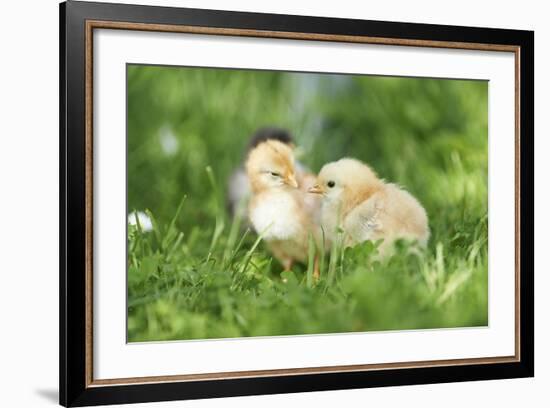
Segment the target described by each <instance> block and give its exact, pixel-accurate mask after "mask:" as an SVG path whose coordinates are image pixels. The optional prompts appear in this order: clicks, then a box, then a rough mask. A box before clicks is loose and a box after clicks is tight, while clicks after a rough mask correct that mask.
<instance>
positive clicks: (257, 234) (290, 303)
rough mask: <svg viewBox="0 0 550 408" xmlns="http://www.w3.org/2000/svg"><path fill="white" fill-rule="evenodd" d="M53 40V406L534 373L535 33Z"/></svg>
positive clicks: (176, 25)
mask: <svg viewBox="0 0 550 408" xmlns="http://www.w3.org/2000/svg"><path fill="white" fill-rule="evenodd" d="M60 27H61V30H60V47H61V48H60V50H61V52H60V55H61V60H60V67H61V72H60V95H61V98H60V100H61V106H60V149H61V154H60V157H61V163H60V168H61V171H60V183H61V188H60V191H61V200H60V202H61V208H60V213H61V225H60V230H61V234H60V235H61V243H60V248H61V249H60V265H61V268H60V269H61V270H60V339H61V340H60V372H61V375H60V402H61V404H62V405H65V406H85V405H98V404H118V403H131V402H146V401H162V400H175V399H193V398H210V397H224V396H237V395H254V394H269V393H289V392H303V391H314V390H335V389H350V388H361V387H375V386H387V385H405V384H421V383H435V382H452V381H468V380H483V379H498V378H514V377H529V376H533V374H534V344H533V342H534V340H533V333H534V332H533V330H534V329H533V290H534V281H533V269H534V266H533V220H534V214H533V196H534V186H533V156H534V153H533V151H534V150H533V149H534V147H533V112H534V109H533V92H534V82H533V81H534V79H533V77H534V75H533V70H534V68H533V59H534V56H533V44H534V34H533V32H529V31H517V30H504V29H488V28H472V27H455V26H440V25H425V24H410V23H395V22H379V21H362V20H350V19H334V18H319V17H306V16H288V15H270V14H256V13H241V12H227V11H212V10H198V9H182V8H164V7H150V6H134V5H120V4H107V3H89V2H77V1H68V2H66V3H62V4H61V6H60Z"/></svg>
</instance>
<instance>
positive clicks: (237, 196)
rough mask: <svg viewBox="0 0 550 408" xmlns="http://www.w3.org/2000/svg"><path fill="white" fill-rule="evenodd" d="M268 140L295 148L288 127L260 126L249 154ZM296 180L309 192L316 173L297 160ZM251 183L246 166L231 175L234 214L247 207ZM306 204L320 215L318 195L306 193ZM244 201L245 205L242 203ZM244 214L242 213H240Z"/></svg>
mask: <svg viewBox="0 0 550 408" xmlns="http://www.w3.org/2000/svg"><path fill="white" fill-rule="evenodd" d="M266 140H277V141H279V142H281V143H284V144H286V145H288V146H289V147H290V148H291V149H294V140H293V137H292V134H291V133H290V132H289V131H287V130H286V129H282V128H278V127H262V128H259V129H258V130H257V131H256V132H255V133H254V134H253V135H252V137H251V139H250V142H249V143H248V147H247V155H248V154H249V153H250V151H252V150H253V149H254V148H255V147H256V146H258V145H259V144H260V143H263V142H265V141H266ZM294 166H295V173H296V180H297V181H298V186H299V188H300V190H302V191H304V192H307V191H308V189H309V188H310V187H312V186H313V185H314V184H315V175H314V174H313V173H311V172H310V171H309V170H308V169H307V168H306V167H305V166H303V165H302V164H300V163H299V162H295V164H294ZM250 190H251V189H250V183H249V181H248V176H247V174H246V170H245V168H244V166H240V167H238V168H237V169H235V171H233V173H232V174H231V176H230V177H229V180H228V184H227V204H228V209H229V212H230V214H231V215H232V216H235V215H237V213H238V210H239V208H246V203H247V201H248V199H249V198H250V194H251V191H250ZM305 200H306V205H307V206H308V207H309V209H310V211H316V212H317V213H318V214H317V216H319V215H320V208H321V204H320V200H319V199H318V197H315V196H312V195H306V199H305ZM243 203H244V205H242V204H243ZM239 215H242V214H239Z"/></svg>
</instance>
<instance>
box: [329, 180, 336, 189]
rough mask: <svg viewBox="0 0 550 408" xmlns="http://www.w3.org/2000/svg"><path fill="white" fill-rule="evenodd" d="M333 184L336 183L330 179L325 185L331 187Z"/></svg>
mask: <svg viewBox="0 0 550 408" xmlns="http://www.w3.org/2000/svg"><path fill="white" fill-rule="evenodd" d="M334 184H336V183H334V181H332V180H331V181H329V182H328V183H327V186H329V187H330V188H332V187H334Z"/></svg>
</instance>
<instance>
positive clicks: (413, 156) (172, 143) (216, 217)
mask: <svg viewBox="0 0 550 408" xmlns="http://www.w3.org/2000/svg"><path fill="white" fill-rule="evenodd" d="M127 69H128V95H127V96H128V100H127V102H128V122H127V125H128V210H129V212H132V211H146V210H147V213H148V214H149V216H150V217H151V218H152V219H153V226H154V230H153V231H150V232H147V231H142V229H143V228H140V226H129V240H130V242H129V254H128V256H129V270H128V299H129V302H128V304H129V309H128V328H129V333H128V334H129V340H130V341H143V340H168V339H186V338H209V337H236V336H250V335H277V334H299V333H319V332H340V331H353V330H384V329H403V328H428V327H451V326H466V325H484V324H487V170H488V169H487V165H488V163H487V143H488V124H487V120H488V107H487V98H488V83H487V82H485V81H466V80H447V79H445V80H443V79H425V78H396V77H373V76H358V75H325V74H310V73H285V72H271V71H250V70H229V69H205V68H185V67H160V66H140V65H129V66H128V68H127ZM266 125H273V126H278V127H283V128H287V129H288V130H290V131H291V133H292V134H293V136H294V138H295V141H296V144H297V145H298V146H299V152H300V160H301V161H302V162H303V163H304V164H306V165H307V166H309V167H310V168H311V169H312V170H313V171H318V170H319V169H320V167H321V166H322V165H323V164H324V163H326V162H329V161H332V160H337V159H339V158H341V157H344V156H352V157H356V158H358V159H360V160H363V161H365V162H367V163H369V164H370V165H371V166H372V167H373V168H374V169H375V170H376V171H377V173H378V174H379V175H380V176H381V177H382V178H384V179H386V180H388V181H391V182H395V183H398V184H400V185H402V186H403V187H404V188H406V189H407V190H408V191H410V192H411V193H412V194H413V195H415V196H416V197H417V198H418V199H419V201H420V202H421V203H422V204H423V205H424V206H425V208H426V210H427V212H428V216H429V219H430V228H431V230H432V237H431V239H430V244H429V248H428V249H427V251H426V252H425V253H422V254H421V255H418V256H412V255H410V253H409V252H407V251H403V252H402V254H401V255H399V254H398V255H396V256H395V257H394V259H392V260H391V261H389V262H388V263H387V264H384V265H380V264H378V263H376V262H375V261H373V260H372V259H371V258H372V257H369V256H368V254H369V253H370V252H371V251H372V248H370V247H369V245H365V246H364V248H363V247H361V248H360V249H357V248H355V249H354V250H350V251H347V252H346V254H347V258H346V259H345V260H342V265H341V268H340V269H341V273H340V275H339V279H338V281H337V283H336V284H334V285H332V286H331V287H327V285H326V284H325V285H323V284H319V285H317V286H316V287H310V286H308V285H306V284H305V280H304V279H305V278H304V273H305V268H306V267H305V266H297V267H296V268H295V270H293V272H292V279H290V281H291V282H294V280H295V285H291V284H282V283H281V277H280V272H281V268H280V266H279V265H276V263H275V261H273V262H272V260H271V257H270V255H269V253H268V252H267V251H266V250H265V249H264V248H263V246H262V244H260V245H259V246H258V247H257V248H255V250H254V252H253V253H251V254H250V257H249V258H250V259H249V261H250V262H249V264H251V265H252V266H250V265H248V264H247V265H246V266H245V265H243V264H242V259H243V258H246V257H247V256H248V251H249V250H250V249H251V248H252V246H253V243H254V240H255V237H254V234H253V233H250V234H247V235H246V236H245V237H244V238H243V239H242V245H241V246H240V247H238V246H237V245H236V243H235V236H237V235H238V237H239V238H241V235H240V234H241V233H242V230H241V229H239V228H238V225H237V226H236V225H234V223H233V221H232V220H231V219H230V217H228V215H227V214H226V212H225V211H224V197H225V187H226V182H227V178H228V177H229V175H230V174H231V172H232V170H234V169H235V168H236V167H237V166H239V165H240V164H241V163H242V160H243V157H244V153H245V148H246V145H247V143H248V141H249V139H250V136H251V134H252V133H253V132H254V131H255V130H256V129H258V128H259V127H262V126H266ZM208 166H210V168H211V170H212V173H211V176H212V177H211V179H210V178H209V175H208V173H207V171H206V168H207V167H208ZM184 195H185V196H186V200H185V202H184V203H183V205H182V206H181V208H180V211H179V212H178V207H179V206H180V203H181V201H182V198H183V196H184ZM232 231H233V232H232ZM235 231H239V234H237V233H236V232H235ZM232 234H233V235H232ZM236 234H237V235H236ZM237 241H239V240H237ZM233 252H234V255H235V256H234V257H233V258H234V259H232V260H231V262H229V261H228V257H229V258H231V256H228V254H230V255H231V254H233ZM287 278H288V277H287ZM293 279H294V280H293ZM287 281H288V279H287ZM321 283H322V282H321ZM289 316H292V317H291V318H289Z"/></svg>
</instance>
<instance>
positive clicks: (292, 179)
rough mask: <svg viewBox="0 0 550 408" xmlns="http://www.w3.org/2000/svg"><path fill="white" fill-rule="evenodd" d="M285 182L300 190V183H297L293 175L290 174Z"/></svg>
mask: <svg viewBox="0 0 550 408" xmlns="http://www.w3.org/2000/svg"><path fill="white" fill-rule="evenodd" d="M285 182H286V184H288V185H289V186H291V187H294V188H298V182H297V181H296V177H294V175H293V174H289V175H288V176H287V178H286V180H285Z"/></svg>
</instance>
